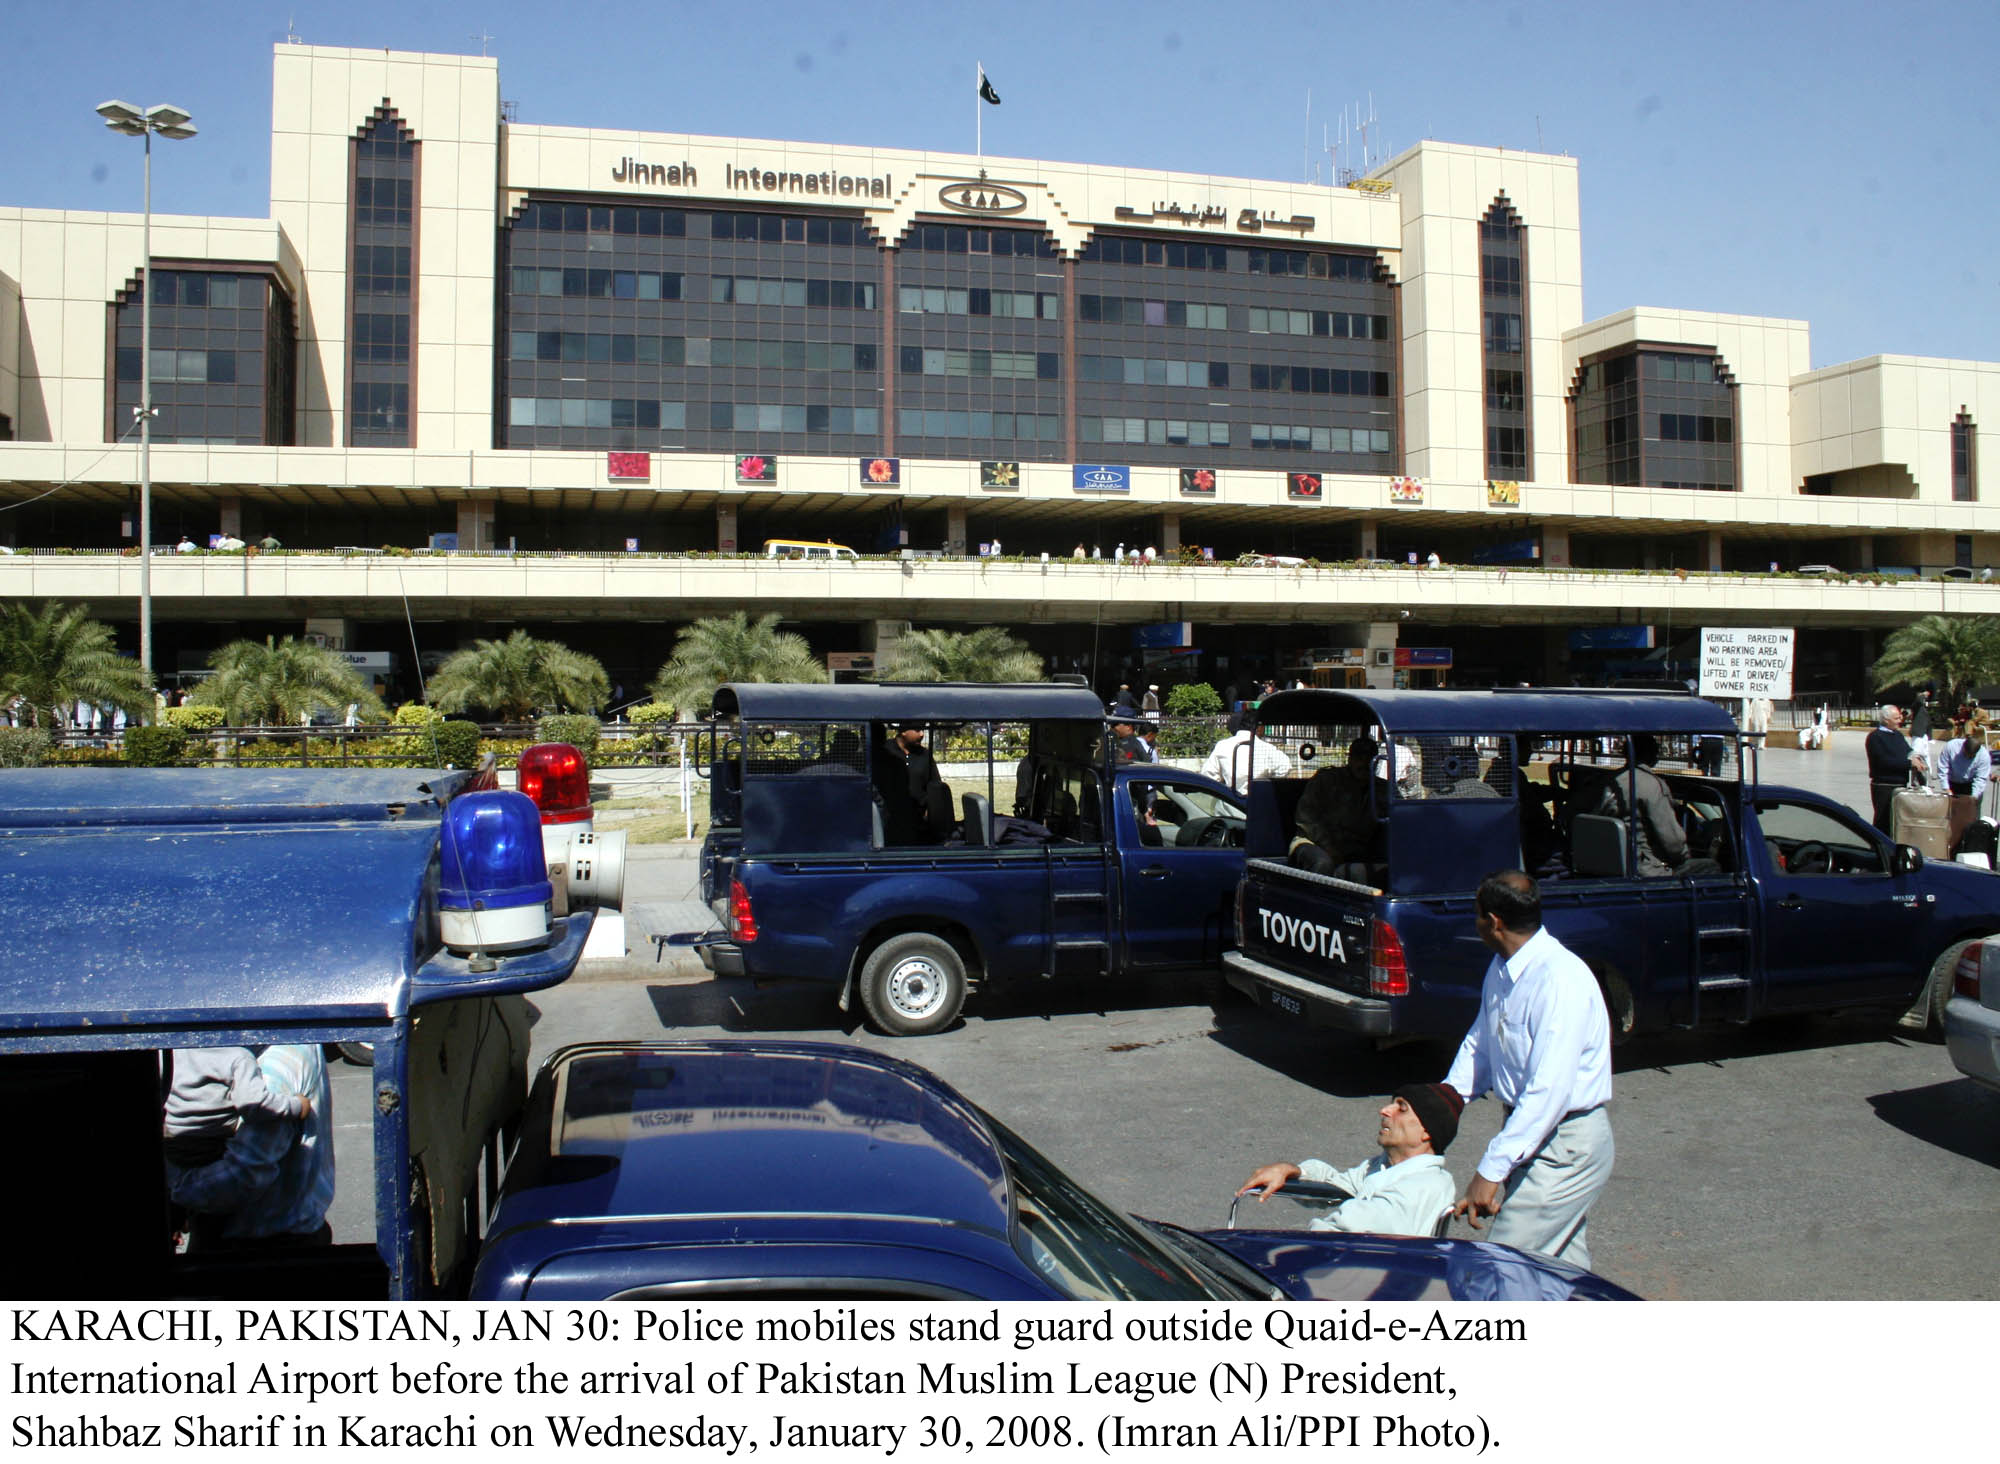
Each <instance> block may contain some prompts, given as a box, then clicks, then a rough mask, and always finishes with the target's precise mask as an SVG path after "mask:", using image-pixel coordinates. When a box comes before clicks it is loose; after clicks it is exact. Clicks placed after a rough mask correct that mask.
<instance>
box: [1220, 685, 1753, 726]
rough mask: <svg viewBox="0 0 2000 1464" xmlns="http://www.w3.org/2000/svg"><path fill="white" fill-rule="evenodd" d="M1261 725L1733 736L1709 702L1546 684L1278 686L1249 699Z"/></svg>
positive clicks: (1724, 716)
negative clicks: (1496, 687)
mask: <svg viewBox="0 0 2000 1464" xmlns="http://www.w3.org/2000/svg"><path fill="white" fill-rule="evenodd" d="M1257 720H1258V722H1259V723H1260V724H1261V725H1262V726H1265V727H1327V726H1350V727H1351V726H1369V725H1377V726H1380V727H1382V728H1383V729H1384V730H1385V731H1387V732H1388V733H1389V734H1390V735H1391V736H1396V737H1401V736H1405V735H1408V734H1413V733H1427V734H1439V735H1457V736H1507V735H1510V734H1517V733H1518V734H1524V735H1528V736H1545V737H1598V736H1603V735H1607V734H1611V733H1617V734H1620V735H1624V734H1630V733H1633V732H1653V733H1666V734H1696V735H1702V736H1716V737H1730V738H1733V737H1734V736H1735V735H1736V720H1735V718H1733V717H1731V716H1730V715H1729V713H1728V712H1726V711H1724V710H1723V709H1722V708H1721V707H1719V706H1717V705H1716V704H1715V703H1714V702H1711V701H1705V700H1703V699H1702V698H1701V697H1698V696H1689V695H1685V694H1676V693H1673V692H1659V691H1591V690H1587V689H1583V688H1578V687H1546V688H1530V689H1526V690H1520V689H1515V690H1506V691H1374V690H1361V689H1356V690H1351V691H1331V690H1327V689H1324V688H1306V689H1304V690H1299V691H1280V692H1274V693H1273V694H1272V695H1270V696H1267V697H1265V698H1264V700H1263V701H1261V702H1260V703H1258V705H1257Z"/></svg>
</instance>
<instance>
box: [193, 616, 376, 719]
mask: <svg viewBox="0 0 2000 1464" xmlns="http://www.w3.org/2000/svg"><path fill="white" fill-rule="evenodd" d="M208 664H209V665H210V666H211V667H212V668H213V669H214V671H215V674H214V675H213V676H211V677H209V678H208V679H207V680H205V681H203V682H202V683H201V685H200V686H197V687H196V688H195V689H194V691H193V692H192V693H190V695H189V697H188V700H189V701H192V702H194V703H196V704H197V705H200V706H215V707H221V708H222V711H223V715H224V716H226V717H227V718H228V719H229V720H230V722H231V723H232V724H234V725H236V726H239V727H240V726H246V725H254V724H260V723H285V724H290V723H294V722H297V721H299V720H300V719H301V718H303V717H306V716H309V715H311V714H312V713H313V712H314V711H316V710H318V709H319V708H321V707H346V706H348V705H349V704H350V703H358V704H359V705H360V707H361V709H362V711H363V713H364V714H366V715H367V716H368V718H369V719H370V720H374V719H377V718H380V717H382V716H384V715H385V713H384V711H383V708H382V700H381V698H380V697H378V696H376V695H375V693H374V692H373V691H372V690H371V689H370V688H369V686H368V683H367V682H365V681H363V680H362V679H361V673H360V672H358V671H356V670H355V669H354V668H353V667H352V666H350V665H348V664H347V662H346V661H345V660H343V659H342V658H341V655H340V653H339V652H338V651H330V650H327V649H326V648H325V647H324V646H316V645H313V644H311V643H310V642H308V641H302V640H297V639H294V638H293V637H292V636H289V635H288V636H286V637H285V638H284V639H283V640H281V641H277V642H275V643H274V642H273V641H272V639H271V638H270V637H269V636H266V637H265V638H264V639H263V640H262V641H261V642H260V641H252V640H240V641H231V642H230V643H229V644H228V645H226V646H224V647H222V648H221V649H220V650H218V651H216V652H215V653H214V654H213V655H211V656H210V657H209V658H208Z"/></svg>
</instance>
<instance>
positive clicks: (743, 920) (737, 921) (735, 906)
mask: <svg viewBox="0 0 2000 1464" xmlns="http://www.w3.org/2000/svg"><path fill="white" fill-rule="evenodd" d="M729 933H730V935H732V936H734V937H735V939H736V942H737V944H739V945H748V944H750V942H751V941H753V940H755V939H756V938H757V914H756V912H755V911H754V910H752V909H751V908H750V891H748V890H746V889H744V888H743V881H742V880H740V879H732V880H731V881H730V882H729Z"/></svg>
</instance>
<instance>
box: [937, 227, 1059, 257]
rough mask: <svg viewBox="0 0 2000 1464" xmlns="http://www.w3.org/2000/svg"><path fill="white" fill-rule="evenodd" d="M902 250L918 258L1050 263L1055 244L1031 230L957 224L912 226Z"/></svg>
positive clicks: (1053, 255) (1053, 241) (1045, 235)
mask: <svg viewBox="0 0 2000 1464" xmlns="http://www.w3.org/2000/svg"><path fill="white" fill-rule="evenodd" d="M903 248H904V249H905V250H910V251H914V252H916V253H918V254H998V255H1000V256H1002V257H1003V258H1004V257H1006V256H1009V255H1012V256H1014V257H1016V258H1019V259H1054V258H1055V257H1056V245H1055V240H1053V239H1051V238H1050V237H1049V236H1048V235H1047V234H1038V233H1036V232H1035V231H1034V230H1032V229H974V228H968V227H965V226H963V225H960V224H912V225H910V230H909V232H908V233H907V234H905V235H904V236H903Z"/></svg>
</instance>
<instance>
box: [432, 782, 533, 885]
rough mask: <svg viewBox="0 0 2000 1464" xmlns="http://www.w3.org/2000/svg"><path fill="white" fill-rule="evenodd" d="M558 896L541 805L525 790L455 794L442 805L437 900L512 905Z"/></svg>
mask: <svg viewBox="0 0 2000 1464" xmlns="http://www.w3.org/2000/svg"><path fill="white" fill-rule="evenodd" d="M554 898H555V890H554V887H553V886H551V885H550V883H549V870H548V865H547V864H546V863H545V862H544V860H543V857H542V811H541V810H540V809H539V808H537V807H536V806H535V804H534V801H533V800H532V799H530V798H528V797H527V796H525V795H524V794H520V793H513V792H502V791H494V792H490V793H467V794H463V795H461V796H460V797H457V798H454V799H453V800H452V801H451V803H450V804H449V805H448V806H447V807H446V808H445V811H444V840H443V850H442V870H441V877H440V879H439V883H438V903H439V905H441V906H442V907H443V908H444V909H446V910H514V909H519V908H521V907H523V906H528V905H547V904H549V903H550V902H551V901H552V900H553V899H554Z"/></svg>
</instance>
